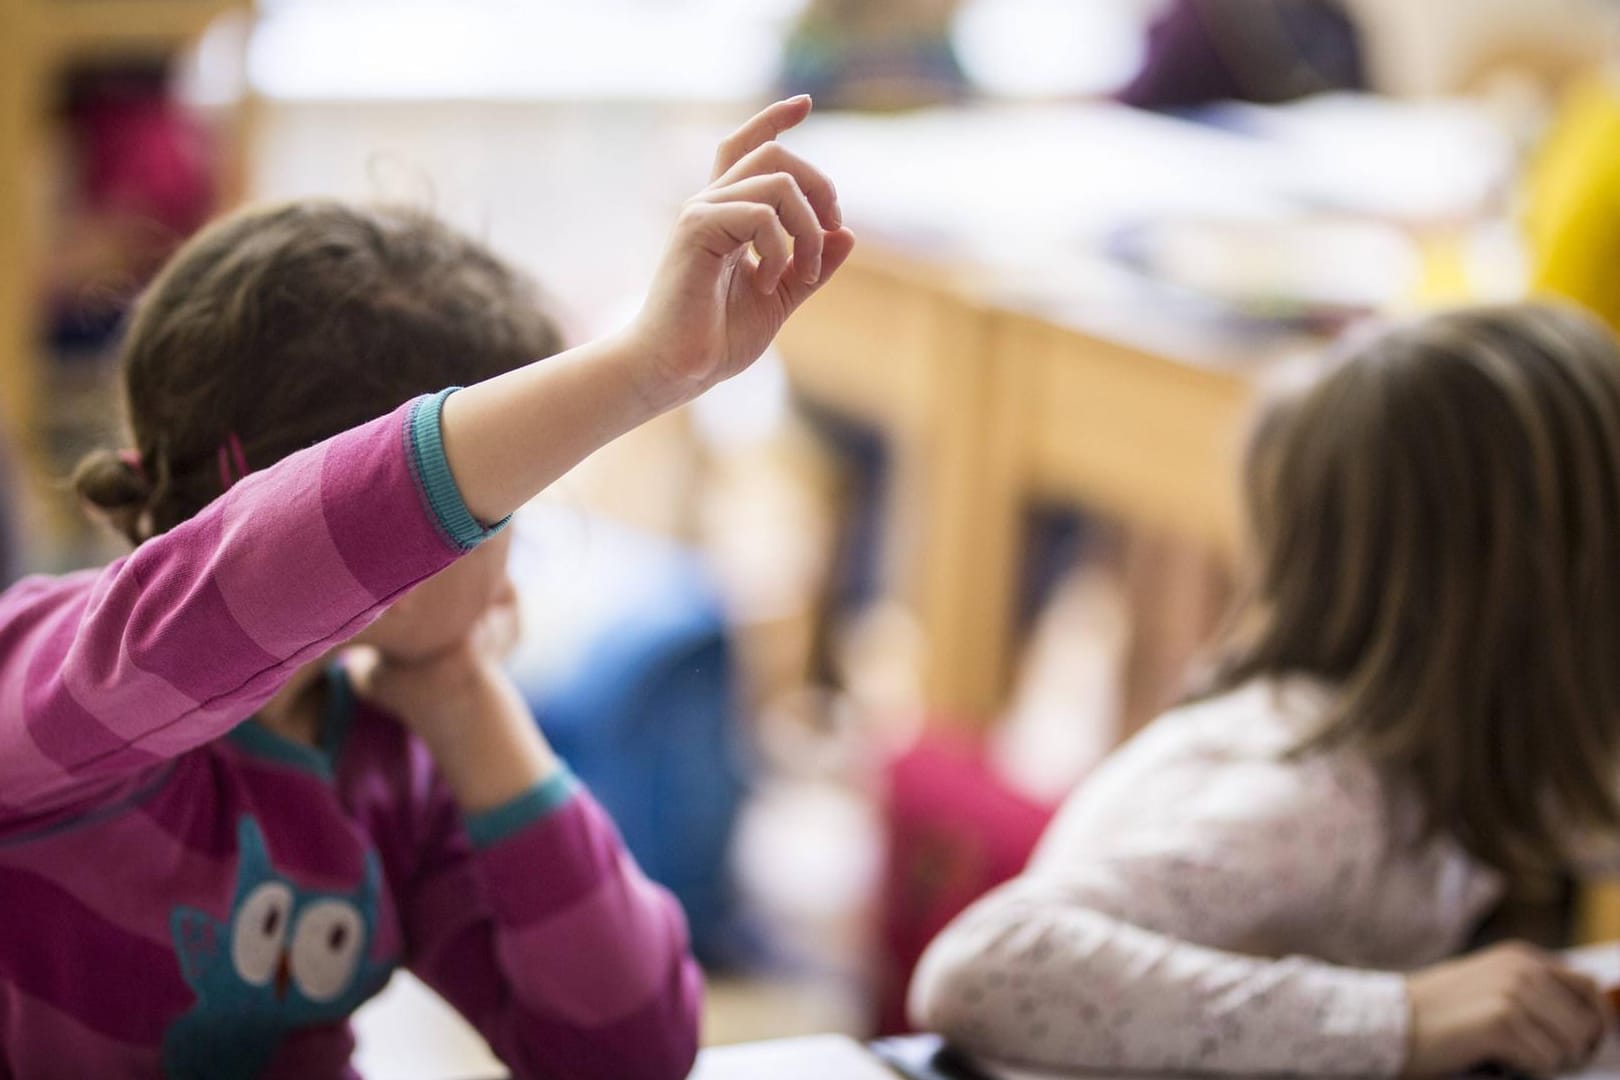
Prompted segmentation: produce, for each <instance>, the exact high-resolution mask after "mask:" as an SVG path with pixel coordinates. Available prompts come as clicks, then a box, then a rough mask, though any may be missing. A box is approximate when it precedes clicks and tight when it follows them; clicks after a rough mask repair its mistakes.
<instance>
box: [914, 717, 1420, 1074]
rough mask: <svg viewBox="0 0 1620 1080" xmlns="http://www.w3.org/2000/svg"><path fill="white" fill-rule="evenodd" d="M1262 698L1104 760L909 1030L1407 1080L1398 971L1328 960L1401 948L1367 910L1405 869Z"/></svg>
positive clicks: (1206, 1069) (948, 937)
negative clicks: (1291, 750) (1298, 754)
mask: <svg viewBox="0 0 1620 1080" xmlns="http://www.w3.org/2000/svg"><path fill="white" fill-rule="evenodd" d="M1262 701H1263V699H1261V698H1259V697H1258V696H1257V697H1254V698H1243V699H1237V700H1235V701H1234V702H1232V703H1225V704H1218V705H1209V706H1203V707H1199V708H1196V709H1191V710H1188V711H1186V712H1185V713H1183V714H1181V715H1179V716H1171V717H1166V718H1165V719H1163V720H1160V721H1159V722H1158V723H1156V724H1155V725H1154V726H1153V727H1152V728H1150V729H1149V730H1148V731H1147V732H1145V733H1144V734H1143V735H1141V736H1139V737H1138V738H1137V739H1136V740H1134V741H1133V742H1132V743H1131V744H1130V745H1128V746H1127V747H1125V748H1124V749H1123V750H1121V751H1120V752H1119V753H1117V754H1116V755H1114V756H1113V757H1112V758H1111V759H1110V760H1109V761H1107V762H1106V763H1104V765H1103V766H1102V767H1101V768H1100V769H1099V770H1098V771H1097V773H1095V774H1094V775H1093V777H1092V778H1090V779H1089V780H1088V781H1087V782H1086V783H1085V784H1084V785H1083V786H1082V787H1081V788H1080V789H1079V790H1078V791H1077V792H1076V793H1075V795H1073V796H1072V797H1071V798H1070V800H1069V802H1068V803H1067V804H1066V805H1065V806H1064V808H1063V810H1062V811H1061V812H1060V814H1059V815H1058V817H1057V819H1056V820H1055V821H1054V823H1053V825H1052V826H1051V828H1050V829H1049V830H1048V832H1047V834H1046V836H1045V837H1043V839H1042V841H1041V846H1040V848H1039V849H1038V851H1037V853H1036V856H1035V858H1034V859H1033V860H1032V862H1031V865H1030V867H1029V869H1028V870H1026V871H1025V873H1024V874H1023V875H1022V876H1021V877H1020V878H1018V879H1015V880H1014V881H1012V882H1009V883H1008V884H1006V885H1004V886H1003V887H1001V888H1000V889H998V890H996V891H995V892H993V893H991V894H990V895H989V896H987V897H985V898H984V899H983V900H981V901H980V902H979V903H978V904H976V905H974V906H973V907H971V908H969V909H968V910H967V911H966V912H964V913H963V914H962V915H961V916H960V917H959V918H958V919H957V920H956V921H955V922H954V923H953V924H952V925H951V926H949V927H947V928H946V930H945V931H944V932H943V934H941V935H940V937H939V938H938V939H937V940H936V941H935V942H934V943H933V944H932V945H931V946H930V947H929V949H928V951H927V952H926V953H925V955H924V957H923V960H922V962H921V964H920V965H919V967H918V970H917V974H916V976H915V978H914V980H913V983H912V993H911V1002H910V1004H911V1008H912V1011H913V1014H914V1016H915V1018H916V1019H917V1020H918V1021H919V1022H921V1023H922V1024H924V1025H926V1026H928V1027H932V1028H935V1029H937V1030H939V1031H940V1032H941V1033H943V1034H945V1035H946V1036H947V1037H949V1038H950V1039H952V1040H953V1041H955V1042H958V1043H960V1044H961V1045H962V1046H963V1047H964V1048H965V1049H967V1050H969V1051H973V1052H977V1053H980V1054H983V1055H986V1056H989V1057H995V1058H1003V1059H1007V1060H1009V1061H1015V1062H1022V1063H1025V1064H1030V1065H1036V1066H1039V1067H1044V1068H1059V1069H1100V1070H1108V1071H1133V1072H1149V1073H1165V1072H1172V1073H1179V1072H1189V1073H1225V1074H1239V1075H1259V1074H1280V1073H1288V1074H1291V1075H1323V1076H1326V1075H1360V1076H1392V1075H1394V1074H1396V1073H1398V1072H1399V1071H1400V1069H1401V1067H1402V1065H1403V1063H1404V1060H1405V1055H1406V1043H1407V1027H1408V1015H1407V1014H1408V1004H1407V999H1406V985H1405V981H1404V979H1403V977H1402V976H1401V975H1399V974H1396V973H1394V972H1390V971H1371V970H1362V969H1360V968H1359V967H1350V966H1339V965H1338V964H1336V963H1330V962H1327V961H1326V960H1324V959H1323V957H1327V956H1358V957H1367V956H1393V955H1394V954H1395V953H1396V952H1398V951H1399V950H1398V949H1395V948H1392V947H1390V945H1389V943H1390V942H1395V941H1403V940H1405V939H1406V937H1407V936H1408V934H1409V933H1410V932H1415V931H1416V930H1417V929H1418V928H1421V927H1423V926H1425V925H1427V924H1425V923H1424V922H1423V920H1422V917H1421V916H1419V915H1416V914H1414V915H1412V916H1410V918H1412V920H1413V921H1412V923H1411V924H1410V926H1407V925H1406V924H1404V923H1402V922H1401V920H1402V919H1405V918H1408V917H1409V916H1407V915H1405V914H1403V913H1391V914H1386V916H1385V918H1384V922H1383V923H1380V924H1377V930H1376V933H1377V937H1376V938H1373V937H1367V936H1364V935H1366V934H1368V933H1369V932H1371V931H1372V930H1373V927H1374V923H1373V922H1371V921H1368V920H1367V919H1366V918H1365V915H1366V912H1367V911H1368V910H1369V909H1372V908H1374V907H1376V906H1377V905H1378V903H1380V902H1381V897H1382V895H1383V894H1384V893H1385V892H1386V890H1388V889H1389V888H1392V887H1394V886H1397V885H1399V884H1401V882H1402V881H1403V880H1405V879H1402V878H1401V875H1408V876H1410V875H1411V874H1413V873H1417V872H1418V871H1417V870H1415V869H1414V867H1413V865H1411V860H1407V861H1403V860H1402V858H1401V857H1400V856H1399V855H1398V854H1393V855H1392V854H1391V848H1392V844H1391V842H1390V841H1389V839H1388V832H1389V828H1388V825H1387V822H1386V816H1385V815H1386V810H1385V806H1386V801H1385V797H1384V794H1383V791H1382V788H1381V786H1380V784H1379V782H1378V780H1377V777H1376V775H1375V774H1374V773H1373V772H1372V770H1371V769H1370V768H1364V767H1363V766H1362V765H1361V763H1360V762H1359V761H1357V760H1354V759H1349V758H1346V759H1343V760H1341V759H1339V758H1334V757H1328V756H1317V757H1315V758H1312V759H1311V760H1309V761H1303V760H1294V759H1291V758H1290V757H1288V756H1287V755H1286V754H1284V753H1282V752H1281V751H1282V749H1283V748H1285V747H1286V746H1288V745H1289V744H1290V742H1291V738H1292V736H1291V735H1290V734H1289V732H1288V730H1287V729H1285V728H1281V727H1275V728H1274V727H1273V726H1272V723H1271V722H1270V721H1268V719H1267V717H1268V715H1269V714H1268V712H1267V711H1266V710H1265V709H1262V708H1260V707H1259V704H1257V703H1258V702H1262ZM1417 864H1418V865H1419V866H1421V865H1422V860H1421V859H1419V860H1417ZM1408 884H1410V883H1409V882H1408ZM1419 892H1420V893H1421V890H1419ZM1397 895H1399V894H1397ZM1387 907H1388V905H1387V904H1385V908H1386V909H1387ZM1352 927H1353V929H1352ZM1425 944H1426V945H1427V944H1428V943H1425Z"/></svg>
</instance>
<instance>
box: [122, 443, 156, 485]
mask: <svg viewBox="0 0 1620 1080" xmlns="http://www.w3.org/2000/svg"><path fill="white" fill-rule="evenodd" d="M118 460H119V461H121V462H123V463H124V468H126V469H128V470H129V471H130V472H132V473H134V474H135V475H136V476H138V477H140V478H141V482H142V483H145V484H150V483H151V482H152V480H151V478H150V477H148V476H147V475H146V465H145V464H144V463H143V462H142V461H141V452H140V451H139V450H135V449H133V448H128V447H126V448H125V449H123V450H120V451H118Z"/></svg>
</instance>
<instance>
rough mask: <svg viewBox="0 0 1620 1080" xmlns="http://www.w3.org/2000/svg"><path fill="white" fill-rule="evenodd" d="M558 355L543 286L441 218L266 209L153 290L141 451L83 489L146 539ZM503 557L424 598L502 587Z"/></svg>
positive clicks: (130, 364)
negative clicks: (298, 460) (257, 484)
mask: <svg viewBox="0 0 1620 1080" xmlns="http://www.w3.org/2000/svg"><path fill="white" fill-rule="evenodd" d="M560 347H561V338H560V334H559V333H558V331H557V328H556V326H555V324H554V322H553V321H552V319H551V317H550V316H549V315H548V314H547V313H546V311H545V310H544V308H543V307H542V304H541V298H540V296H539V293H538V291H537V290H536V288H535V286H534V285H533V283H532V282H531V281H530V280H529V279H528V278H527V277H526V276H524V275H523V274H521V273H519V272H518V271H516V270H514V269H513V268H511V267H510V266H508V265H506V264H505V263H504V262H502V261H501V260H500V259H499V258H498V257H497V256H495V255H494V254H492V253H491V252H490V251H489V250H488V249H486V248H485V247H484V246H483V245H481V244H479V243H477V242H475V241H473V240H471V239H470V238H468V237H466V236H463V235H461V234H459V233H457V232H456V231H454V230H452V229H450V228H449V227H447V226H445V225H443V224H441V223H440V222H438V221H435V220H434V219H433V218H431V217H430V216H428V215H427V214H424V213H422V212H419V211H415V210H410V209H403V208H397V207H364V206H353V205H347V204H343V203H338V202H331V201H305V202H297V203H291V204H287V205H284V206H276V207H271V208H267V209H259V210H252V211H249V212H246V213H242V214H239V215H236V216H234V217H231V218H228V219H226V220H224V221H221V222H220V223H218V224H216V225H214V226H212V227H211V228H209V229H207V230H205V231H204V232H202V233H201V234H199V235H198V236H197V237H196V238H194V239H193V240H192V241H191V242H190V243H188V244H186V245H185V246H184V247H183V248H181V249H180V251H179V252H177V253H176V254H175V256H174V257H173V259H172V260H171V261H170V262H169V264H168V266H167V267H166V268H165V269H164V270H163V272H162V273H161V274H160V275H159V276H158V278H157V280H156V281H154V282H153V284H152V286H151V287H150V288H149V289H148V290H147V292H146V293H145V295H144V296H143V297H142V298H141V300H140V302H139V304H138V306H137V307H136V310H135V314H134V317H133V320H132V321H131V324H130V327H129V331H128V334H127V337H126V338H125V341H124V344H123V365H124V377H125V391H126V397H127V408H128V416H129V424H130V428H131V434H132V436H133V439H134V447H135V451H136V453H135V454H133V455H131V454H124V455H119V454H114V453H111V452H103V453H99V454H95V455H93V456H92V457H91V458H89V459H88V460H87V461H85V462H84V464H83V465H81V466H80V468H79V471H78V474H77V475H76V477H75V484H76V486H77V489H78V491H79V494H80V495H81V497H82V498H83V499H84V500H85V501H86V502H87V503H88V504H89V505H90V506H91V507H93V508H95V509H97V510H99V511H100V512H102V513H103V514H104V515H105V516H107V517H108V518H109V519H110V520H111V521H112V522H113V523H114V524H115V525H117V526H118V528H119V529H120V530H121V531H123V532H124V533H125V534H126V535H127V536H128V537H129V539H130V540H131V541H132V542H133V543H137V544H138V543H140V542H141V541H143V540H145V539H147V538H148V537H150V536H152V535H154V534H156V533H161V532H164V531H166V530H168V529H170V528H172V527H174V526H175V525H177V524H179V523H180V522H182V521H184V520H186V519H187V518H189V517H191V516H192V515H194V514H196V513H197V512H198V511H199V510H201V509H202V508H203V507H204V506H206V505H207V504H208V503H209V502H211V501H212V500H213V499H215V498H216V497H218V496H219V495H220V494H221V492H222V491H223V490H224V489H225V487H227V486H228V485H229V484H230V483H231V482H232V481H233V480H235V479H238V478H239V477H240V475H241V473H242V472H244V471H247V470H254V469H262V468H264V467H266V466H268V465H271V464H273V463H274V462H276V461H279V460H280V459H282V458H284V457H286V456H287V455H289V454H291V453H293V452H295V451H297V450H300V449H302V448H304V447H307V446H310V445H312V444H314V443H317V442H319V441H321V440H322V439H325V438H329V437H330V436H333V435H336V434H338V433H340V432H342V431H345V430H347V429H349V428H352V427H355V426H357V425H359V424H362V423H364V422H366V421H368V420H372V419H375V418H376V417H378V416H381V415H383V414H384V413H386V412H388V411H389V410H391V409H393V408H395V407H397V406H398V405H400V404H401V403H403V402H405V401H407V400H409V399H410V398H412V397H415V396H417V395H419V394H423V393H430V392H433V391H437V390H441V389H443V388H444V387H446V386H452V385H459V384H470V383H475V382H479V381H481V380H483V379H487V378H490V377H492V376H494V375H497V374H500V373H501V372H504V371H508V370H510V369H512V368H516V367H521V366H522V365H524V364H526V363H529V362H530V361H533V360H536V359H539V358H541V357H544V356H549V355H551V354H552V353H554V352H556V351H557V350H558V349H559V348H560ZM502 552H504V545H502V544H496V545H494V547H492V548H491V549H490V552H489V553H488V554H485V553H482V552H481V553H478V555H479V556H480V557H475V558H472V559H470V560H466V561H465V563H466V567H465V568H463V564H461V563H458V564H457V565H456V566H455V567H452V568H451V571H452V572H451V573H448V574H447V575H446V581H444V582H442V583H441V582H439V581H437V580H435V581H434V582H429V583H427V584H426V585H425V586H424V588H432V589H433V590H436V592H437V593H438V594H440V595H438V596H437V600H438V601H439V602H442V603H449V602H450V601H451V600H452V599H454V598H455V597H456V596H460V595H461V594H466V595H468V596H472V595H473V594H479V595H483V594H487V593H489V592H490V591H491V590H492V589H493V588H494V587H495V585H494V583H493V580H492V578H493V575H494V574H495V573H496V572H497V571H498V569H499V568H498V566H496V565H495V564H496V561H497V556H498V555H500V554H501V553H502ZM463 579H466V580H463ZM458 583H459V584H458ZM418 606H427V605H418ZM405 614H406V613H404V612H401V614H400V616H399V617H397V618H396V617H394V616H390V618H394V619H395V621H397V622H403V621H405V619H404V615H405ZM442 624H443V623H441V625H442ZM406 636H408V635H406Z"/></svg>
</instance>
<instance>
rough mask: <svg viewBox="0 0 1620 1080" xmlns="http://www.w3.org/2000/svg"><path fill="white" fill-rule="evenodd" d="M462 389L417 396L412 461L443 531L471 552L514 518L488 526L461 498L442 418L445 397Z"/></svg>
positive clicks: (412, 418) (451, 540) (461, 549)
mask: <svg viewBox="0 0 1620 1080" xmlns="http://www.w3.org/2000/svg"><path fill="white" fill-rule="evenodd" d="M460 389H461V387H459V386H452V387H451V388H450V389H448V390H441V391H440V392H439V393H437V394H434V395H433V396H432V397H424V398H419V399H417V402H416V406H415V408H414V409H413V410H412V411H411V420H410V443H411V462H412V465H413V466H414V467H415V470H416V479H417V482H418V483H420V484H421V485H422V492H423V494H425V495H426V496H427V501H428V505H429V506H431V507H432V508H433V516H434V518H435V519H436V520H437V521H438V523H439V531H440V532H441V533H443V534H444V536H445V538H446V539H447V540H449V541H450V543H451V544H452V545H454V546H455V547H456V548H457V550H460V551H471V550H472V549H473V548H475V547H477V546H478V545H479V544H481V543H483V542H484V541H485V540H488V539H489V538H490V537H491V536H494V535H495V534H496V533H498V532H500V531H501V530H502V529H504V528H505V527H506V523H507V522H509V521H511V520H512V518H511V516H510V515H508V516H507V517H505V518H502V519H501V520H500V521H497V522H496V523H495V524H494V525H491V526H488V527H485V526H484V525H482V524H480V523H479V521H478V519H477V518H475V517H473V515H472V511H470V510H468V509H467V504H466V503H465V502H464V501H463V500H462V498H461V489H460V488H458V487H457V486H456V478H455V477H454V476H452V475H451V474H450V462H449V460H448V459H446V458H445V456H444V433H443V431H442V430H441V428H440V417H441V414H442V413H443V412H444V402H445V399H446V398H448V397H449V396H450V395H451V394H453V393H455V392H456V391H457V390H460Z"/></svg>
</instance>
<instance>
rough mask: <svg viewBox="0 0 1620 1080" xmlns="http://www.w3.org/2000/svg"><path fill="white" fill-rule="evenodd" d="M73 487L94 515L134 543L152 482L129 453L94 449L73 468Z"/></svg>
mask: <svg viewBox="0 0 1620 1080" xmlns="http://www.w3.org/2000/svg"><path fill="white" fill-rule="evenodd" d="M73 490H74V491H75V492H77V493H78V496H79V499H80V500H81V501H82V502H83V503H84V505H85V508H86V509H88V510H89V511H90V512H91V513H92V514H93V515H94V516H96V517H98V518H101V519H103V520H105V521H106V522H107V523H108V524H109V525H111V526H112V527H113V528H115V529H117V530H118V531H119V532H121V533H123V534H124V535H125V536H126V537H128V538H129V541H130V543H132V544H138V543H140V542H141V540H143V539H144V538H145V535H144V534H145V531H146V530H145V528H144V520H143V519H145V518H146V516H147V510H148V509H149V507H150V506H151V503H152V492H153V489H152V482H151V480H150V479H148V477H147V475H146V472H145V471H144V470H143V469H142V468H141V465H140V459H139V458H137V457H136V456H135V455H133V454H121V453H118V452H116V451H112V450H97V451H95V452H94V453H92V454H91V455H90V456H88V457H86V458H85V459H84V460H83V461H81V462H80V463H79V467H78V468H77V469H75V470H74V471H73Z"/></svg>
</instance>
